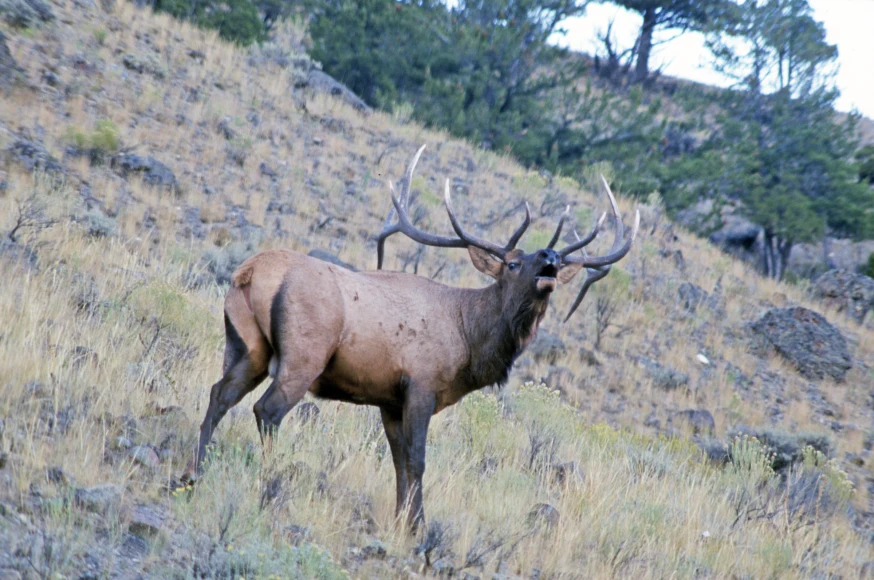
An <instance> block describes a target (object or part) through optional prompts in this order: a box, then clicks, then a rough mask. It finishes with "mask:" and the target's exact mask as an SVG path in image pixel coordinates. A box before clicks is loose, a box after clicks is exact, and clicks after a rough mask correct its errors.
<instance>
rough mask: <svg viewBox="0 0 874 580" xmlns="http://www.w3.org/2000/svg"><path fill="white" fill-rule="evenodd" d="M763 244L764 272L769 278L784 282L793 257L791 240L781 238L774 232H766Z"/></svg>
mask: <svg viewBox="0 0 874 580" xmlns="http://www.w3.org/2000/svg"><path fill="white" fill-rule="evenodd" d="M762 241H763V244H762V271H763V273H764V274H765V276H767V277H768V278H773V279H774V280H782V279H783V276H784V275H785V274H786V267H787V266H788V265H789V256H791V255H792V246H793V245H794V244H793V242H792V241H791V240H787V239H784V238H781V237H780V236H778V235H776V234H775V233H773V232H770V231H768V230H765V231H764V236H763V239H762Z"/></svg>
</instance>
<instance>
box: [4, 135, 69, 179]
mask: <svg viewBox="0 0 874 580" xmlns="http://www.w3.org/2000/svg"><path fill="white" fill-rule="evenodd" d="M8 152H9V155H10V157H11V158H12V159H13V160H14V161H17V162H18V163H19V164H20V165H21V166H22V167H24V168H25V169H26V170H27V171H30V172H34V171H45V172H47V173H58V174H62V173H64V172H65V171H64V166H63V165H61V163H60V161H58V160H57V159H55V157H54V156H53V155H51V154H50V153H49V152H48V150H46V148H45V147H43V145H42V144H41V143H37V142H35V141H30V140H28V139H25V138H24V137H16V138H15V140H14V141H13V142H12V145H10V146H9V149H8Z"/></svg>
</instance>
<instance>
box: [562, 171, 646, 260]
mask: <svg viewBox="0 0 874 580" xmlns="http://www.w3.org/2000/svg"><path fill="white" fill-rule="evenodd" d="M601 181H602V183H603V184H604V187H605V188H606V190H607V197H608V198H609V199H610V206H611V208H612V210H613V218H614V220H615V221H616V234H615V237H614V239H613V246H612V247H611V248H610V253H609V254H607V255H606V256H600V257H596V258H589V257H583V258H577V257H575V256H568V255H567V254H566V252H567V251H568V249H570V248H575V247H577V246H580V242H577V243H576V244H573V245H571V246H568V247H567V248H565V249H564V250H562V251H561V256H562V259H563V260H564V261H565V262H569V263H573V264H581V265H583V266H585V267H586V268H598V267H600V266H606V265H607V264H612V263H614V262H618V261H619V260H621V259H622V258H623V257H624V256H625V254H627V253H628V250H630V249H631V244H632V243H633V242H634V238H635V237H636V236H637V230H638V228H639V227H640V210H637V212H636V213H635V216H634V229H633V230H632V232H631V237H630V238H628V240H627V241H626V242H625V244H623V243H622V239H623V237H624V236H625V225H624V224H623V223H622V215H621V214H620V213H619V204H618V203H616V198H615V197H614V196H613V192H612V191H610V186H609V185H608V184H607V180H606V179H604V176H603V175H602V176H601ZM581 241H582V240H581ZM583 245H584V244H583Z"/></svg>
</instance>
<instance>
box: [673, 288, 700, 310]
mask: <svg viewBox="0 0 874 580" xmlns="http://www.w3.org/2000/svg"><path fill="white" fill-rule="evenodd" d="M677 293H678V294H679V296H680V304H682V305H683V308H685V309H686V310H688V311H689V312H695V311H696V310H698V306H700V305H701V304H702V303H703V302H704V301H705V300H707V292H705V291H704V290H703V289H702V288H701V287H700V286H696V285H695V284H692V283H691V282H683V283H682V284H680V288H679V289H678V290H677Z"/></svg>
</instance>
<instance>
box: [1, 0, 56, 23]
mask: <svg viewBox="0 0 874 580" xmlns="http://www.w3.org/2000/svg"><path fill="white" fill-rule="evenodd" d="M0 13H2V14H3V19H4V20H5V21H6V23H7V24H9V25H10V26H15V27H18V28H35V27H36V26H38V25H40V24H42V23H43V22H51V21H52V20H54V19H55V15H54V13H53V12H52V9H51V7H50V6H49V5H48V4H46V3H45V2H43V1H42V0H0Z"/></svg>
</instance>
